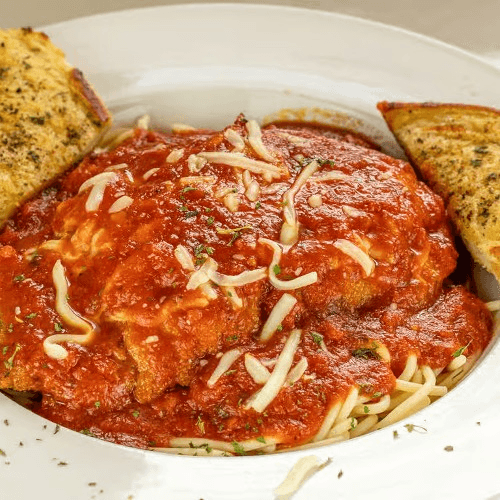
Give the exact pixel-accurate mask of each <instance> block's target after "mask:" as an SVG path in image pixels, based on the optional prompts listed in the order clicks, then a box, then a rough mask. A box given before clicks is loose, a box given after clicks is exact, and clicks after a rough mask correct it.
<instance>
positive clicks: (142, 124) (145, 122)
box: [137, 115, 151, 130]
mask: <svg viewBox="0 0 500 500" xmlns="http://www.w3.org/2000/svg"><path fill="white" fill-rule="evenodd" d="M150 124H151V117H150V116H149V115H143V116H141V117H140V118H139V119H138V120H137V128H141V129H143V130H148V129H149V125H150Z"/></svg>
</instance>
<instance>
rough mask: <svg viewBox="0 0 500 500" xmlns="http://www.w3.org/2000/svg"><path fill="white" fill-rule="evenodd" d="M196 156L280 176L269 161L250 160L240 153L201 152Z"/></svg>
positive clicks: (255, 171) (278, 171) (278, 170)
mask: <svg viewBox="0 0 500 500" xmlns="http://www.w3.org/2000/svg"><path fill="white" fill-rule="evenodd" d="M198 156H200V157H201V158H204V159H206V160H207V161H209V162H211V163H220V164H221V165H228V166H230V167H237V168H242V169H245V170H250V172H254V173H256V174H264V173H269V174H272V176H273V177H274V176H278V177H279V176H280V175H281V170H280V169H279V168H278V167H277V166H276V165H272V164H271V163H266V162H263V161H260V160H252V159H251V158H247V157H246V156H243V155H242V154H241V153H225V152H217V151H215V152H201V153H198Z"/></svg>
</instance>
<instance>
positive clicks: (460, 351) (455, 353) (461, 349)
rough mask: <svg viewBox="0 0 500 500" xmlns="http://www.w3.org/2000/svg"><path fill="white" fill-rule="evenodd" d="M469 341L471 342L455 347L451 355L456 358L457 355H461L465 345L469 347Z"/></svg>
mask: <svg viewBox="0 0 500 500" xmlns="http://www.w3.org/2000/svg"><path fill="white" fill-rule="evenodd" d="M471 342H472V341H470V342H468V343H467V344H466V345H463V346H462V347H460V349H457V350H456V351H455V352H454V353H453V354H452V356H453V357H454V358H458V356H461V355H462V354H463V353H464V351H465V349H467V347H469V345H470V343H471Z"/></svg>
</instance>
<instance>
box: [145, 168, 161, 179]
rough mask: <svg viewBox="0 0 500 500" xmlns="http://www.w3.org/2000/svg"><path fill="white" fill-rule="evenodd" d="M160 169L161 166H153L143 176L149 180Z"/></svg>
mask: <svg viewBox="0 0 500 500" xmlns="http://www.w3.org/2000/svg"><path fill="white" fill-rule="evenodd" d="M158 170H160V169H159V168H152V169H150V170H148V171H147V172H146V173H145V174H144V175H143V176H142V178H143V179H144V180H145V181H147V180H148V179H149V178H150V177H151V176H152V175H154V174H156V172H158Z"/></svg>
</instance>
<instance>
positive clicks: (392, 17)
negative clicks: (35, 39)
mask: <svg viewBox="0 0 500 500" xmlns="http://www.w3.org/2000/svg"><path fill="white" fill-rule="evenodd" d="M197 2H198V3H210V0H197ZM181 3H191V2H190V1H189V0H174V1H168V0H85V1H83V2H72V1H63V0H1V12H0V27H1V28H10V27H19V26H35V27H36V26H42V25H45V24H52V23H55V22H59V21H65V20H67V19H72V18H75V17H81V16H87V15H92V14H98V13H101V12H110V11H115V10H122V9H130V8H137V7H148V6H153V5H165V4H181ZM233 3H235V2H234V1H233ZM246 3H268V4H278V5H289V6H294V7H305V8H310V9H320V10H326V11H331V12H341V13H345V14H350V15H354V16H358V17H363V18H366V19H371V20H374V21H380V22H383V23H387V24H392V25H395V26H399V27H401V28H405V29H408V30H411V31H416V32H418V33H422V34H424V35H428V36H432V37H435V38H438V39H440V40H442V41H444V42H448V43H451V44H453V45H457V46H459V47H462V48H464V49H467V50H470V51H472V52H476V53H478V54H481V55H483V56H486V57H488V58H490V59H493V60H495V59H496V60H497V61H498V63H499V64H500V29H499V27H500V26H499V22H498V20H499V19H500V1H499V0H475V1H474V2H473V3H471V2H470V1H469V0H441V1H436V0H376V1H371V2H368V1H366V0H274V1H271V2H265V1H259V0H253V1H248V2H246ZM497 61H495V62H497Z"/></svg>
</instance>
